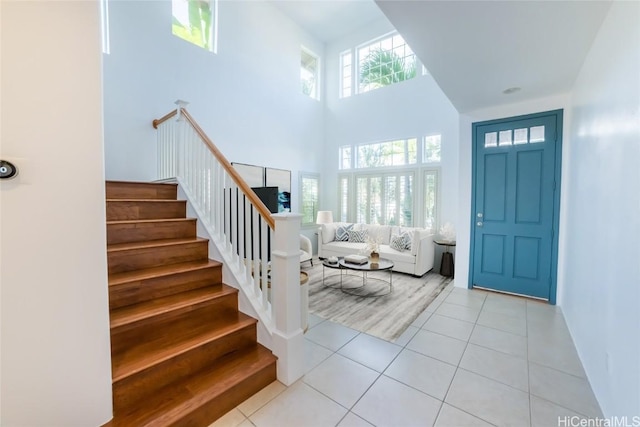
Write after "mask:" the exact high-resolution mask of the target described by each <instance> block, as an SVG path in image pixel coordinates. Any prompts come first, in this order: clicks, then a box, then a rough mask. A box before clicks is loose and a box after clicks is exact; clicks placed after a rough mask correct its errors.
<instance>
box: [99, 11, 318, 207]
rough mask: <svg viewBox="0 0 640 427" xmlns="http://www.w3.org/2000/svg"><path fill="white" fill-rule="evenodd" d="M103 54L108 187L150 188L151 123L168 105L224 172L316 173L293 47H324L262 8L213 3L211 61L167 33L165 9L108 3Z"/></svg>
mask: <svg viewBox="0 0 640 427" xmlns="http://www.w3.org/2000/svg"><path fill="white" fill-rule="evenodd" d="M110 28H111V54H110V55H108V56H105V59H104V73H105V77H104V87H105V145H106V175H107V178H108V179H122V180H141V181H149V180H153V179H156V164H155V161H156V158H155V156H156V150H155V131H154V130H153V128H152V127H151V121H152V120H153V119H154V118H158V117H161V116H162V115H164V114H165V113H167V112H169V111H170V110H171V109H173V107H174V105H173V102H174V101H175V100H176V99H184V100H187V101H189V102H190V103H191V104H190V105H189V107H187V108H188V109H189V111H190V112H191V114H192V115H193V116H194V118H195V119H196V120H197V121H198V122H199V123H200V125H201V126H202V127H203V129H204V130H205V132H206V133H207V134H208V135H209V137H210V138H211V139H212V140H213V141H214V142H215V143H216V145H217V146H218V148H220V150H221V151H222V153H223V154H224V155H225V156H226V157H227V158H228V159H229V161H231V162H241V163H248V164H255V165H260V166H267V167H274V168H281V169H288V170H291V171H292V174H291V176H292V204H293V209H294V210H295V211H297V210H298V209H299V204H298V176H299V172H300V171H305V172H320V169H321V162H322V158H321V153H322V150H323V149H322V143H323V141H324V128H323V107H322V104H321V102H319V101H316V100H313V99H311V98H309V97H308V96H305V95H303V94H302V93H301V88H300V47H301V45H304V46H305V47H307V48H309V49H311V50H313V51H314V52H315V53H317V54H319V55H322V54H323V53H324V52H323V44H322V43H319V42H317V41H316V40H314V39H313V38H311V37H310V36H309V35H307V34H306V33H305V32H303V31H302V30H301V29H300V28H299V27H298V26H297V25H296V24H294V23H293V22H292V21H291V20H290V19H289V18H287V17H286V16H285V15H283V14H282V13H281V12H280V11H279V10H278V9H277V8H276V7H274V6H273V5H271V4H270V3H269V2H266V1H262V0H261V1H235V2H232V1H221V2H220V3H219V38H218V40H219V41H218V53H217V54H213V53H211V52H207V51H205V50H204V49H201V48H199V47H197V46H195V45H193V44H190V43H188V42H186V41H184V40H182V39H180V38H178V37H176V36H174V35H172V33H171V2H169V1H117V2H111V3H110Z"/></svg>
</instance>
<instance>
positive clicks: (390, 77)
mask: <svg viewBox="0 0 640 427" xmlns="http://www.w3.org/2000/svg"><path fill="white" fill-rule="evenodd" d="M354 56H355V61H354V60H353V58H354ZM419 67H420V68H419ZM418 70H420V71H421V74H424V71H425V70H426V69H424V67H423V66H422V64H419V62H418V60H417V58H416V55H415V54H414V53H413V50H411V48H410V47H409V45H408V44H407V43H406V42H405V41H404V39H403V38H402V36H401V35H400V34H398V33H397V32H393V33H391V34H387V35H386V36H383V37H380V38H379V39H376V40H373V41H371V42H368V43H366V44H364V45H362V46H358V47H356V48H354V49H351V50H348V51H345V52H342V53H341V54H340V72H341V75H340V81H341V87H340V97H341V98H346V97H349V96H351V95H352V94H353V93H354V90H353V88H354V83H355V88H356V90H357V93H363V92H368V91H370V90H373V89H377V88H380V87H384V86H389V85H391V84H394V83H398V82H401V81H405V80H409V79H412V78H414V77H416V75H418ZM354 75H355V76H356V78H355V79H354V78H353V76H354ZM354 80H355V82H354Z"/></svg>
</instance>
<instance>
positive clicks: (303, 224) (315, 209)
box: [299, 172, 321, 228]
mask: <svg viewBox="0 0 640 427" xmlns="http://www.w3.org/2000/svg"><path fill="white" fill-rule="evenodd" d="M307 179H308V180H315V181H316V193H317V194H316V200H315V205H314V207H313V208H312V210H313V212H312V214H311V222H305V209H306V207H305V192H304V181H305V180H307ZM320 184H321V183H320V174H319V173H315V172H300V174H299V191H300V214H301V215H302V218H301V219H300V226H301V227H302V228H315V227H317V225H316V216H317V215H318V210H319V207H320V191H321V187H320Z"/></svg>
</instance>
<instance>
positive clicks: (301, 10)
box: [271, 0, 384, 43]
mask: <svg viewBox="0 0 640 427" xmlns="http://www.w3.org/2000/svg"><path fill="white" fill-rule="evenodd" d="M271 2H272V3H273V4H274V5H275V6H276V7H277V8H278V9H280V10H281V11H282V12H283V13H284V14H285V15H287V16H289V18H291V19H292V20H293V21H295V22H297V23H298V25H300V26H301V27H302V28H304V29H305V30H306V31H308V32H309V33H310V34H312V35H313V36H314V37H316V38H318V39H319V40H321V41H323V42H325V43H328V42H331V41H333V40H336V39H339V38H340V37H343V36H345V35H347V34H349V33H350V32H351V31H353V30H354V29H356V28H360V27H362V26H364V25H366V24H368V23H369V22H371V21H374V20H376V19H380V18H383V17H384V14H383V13H382V12H381V11H380V9H379V8H378V6H376V4H375V2H374V1H373V0H271Z"/></svg>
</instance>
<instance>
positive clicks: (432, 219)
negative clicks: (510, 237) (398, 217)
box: [422, 170, 438, 232]
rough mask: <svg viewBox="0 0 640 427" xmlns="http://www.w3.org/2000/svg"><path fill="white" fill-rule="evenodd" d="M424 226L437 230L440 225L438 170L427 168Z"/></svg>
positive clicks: (425, 172)
mask: <svg viewBox="0 0 640 427" xmlns="http://www.w3.org/2000/svg"><path fill="white" fill-rule="evenodd" d="M422 188H423V200H424V204H423V206H422V208H423V211H422V217H423V219H424V221H423V224H422V225H423V227H424V228H426V229H427V230H431V231H432V232H435V231H436V230H437V227H438V215H437V207H438V200H437V199H438V171H437V170H425V171H424V182H423V186H422Z"/></svg>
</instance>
